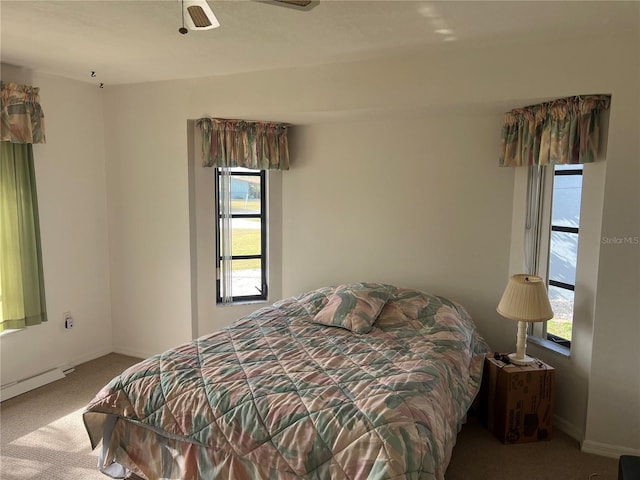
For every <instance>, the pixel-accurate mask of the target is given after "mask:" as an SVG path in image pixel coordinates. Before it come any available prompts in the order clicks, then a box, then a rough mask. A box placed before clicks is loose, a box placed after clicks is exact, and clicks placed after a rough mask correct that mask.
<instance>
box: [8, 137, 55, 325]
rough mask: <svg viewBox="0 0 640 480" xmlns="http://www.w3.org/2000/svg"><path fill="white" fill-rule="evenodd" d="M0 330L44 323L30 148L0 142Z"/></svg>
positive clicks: (40, 255)
mask: <svg viewBox="0 0 640 480" xmlns="http://www.w3.org/2000/svg"><path fill="white" fill-rule="evenodd" d="M0 147H1V150H0V302H1V308H0V332H1V331H3V330H7V329H14V328H24V327H27V326H32V325H38V324H39V323H41V322H46V321H47V312H46V303H45V295H44V277H43V273H42V252H41V244H40V222H39V219H38V199H37V194H36V176H35V168H34V164H33V145H31V144H28V143H25V144H18V143H11V142H8V141H3V142H0Z"/></svg>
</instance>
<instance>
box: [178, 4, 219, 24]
mask: <svg viewBox="0 0 640 480" xmlns="http://www.w3.org/2000/svg"><path fill="white" fill-rule="evenodd" d="M183 8H184V11H185V13H186V14H187V15H186V16H185V20H186V23H187V26H188V27H189V30H211V29H212V28H217V27H219V26H220V22H218V19H217V18H216V16H215V15H214V13H213V10H211V7H210V6H209V4H208V3H207V0H184V3H183Z"/></svg>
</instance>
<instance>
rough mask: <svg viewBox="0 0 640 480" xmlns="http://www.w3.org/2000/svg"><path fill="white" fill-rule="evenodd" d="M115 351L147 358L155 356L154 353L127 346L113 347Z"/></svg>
mask: <svg viewBox="0 0 640 480" xmlns="http://www.w3.org/2000/svg"><path fill="white" fill-rule="evenodd" d="M112 351H113V353H119V354H120V355H126V356H128V357H134V358H140V359H145V358H149V357H151V356H153V355H154V354H153V353H148V352H141V351H139V350H133V349H131V348H127V347H113V349H112Z"/></svg>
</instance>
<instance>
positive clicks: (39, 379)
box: [0, 368, 65, 402]
mask: <svg viewBox="0 0 640 480" xmlns="http://www.w3.org/2000/svg"><path fill="white" fill-rule="evenodd" d="M64 377H65V374H64V373H63V372H62V370H61V369H59V368H54V369H52V370H48V371H46V372H43V373H39V374H38V375H34V376H33V377H29V378H25V379H23V380H18V381H17V382H12V383H10V384H8V385H4V386H2V388H0V402H4V401H5V400H9V399H10V398H13V397H17V396H18V395H22V394H23V393H27V392H28V391H30V390H33V389H35V388H38V387H42V386H44V385H46V384H48V383H51V382H55V381H56V380H61V379H63V378H64Z"/></svg>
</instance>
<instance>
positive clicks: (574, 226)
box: [529, 165, 583, 349]
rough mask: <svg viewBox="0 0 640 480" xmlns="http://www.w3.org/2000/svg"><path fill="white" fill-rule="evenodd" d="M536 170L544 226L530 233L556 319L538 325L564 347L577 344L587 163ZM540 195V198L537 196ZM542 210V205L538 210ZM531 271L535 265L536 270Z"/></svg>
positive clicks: (539, 219) (533, 183) (538, 332)
mask: <svg viewBox="0 0 640 480" xmlns="http://www.w3.org/2000/svg"><path fill="white" fill-rule="evenodd" d="M536 169H537V167H534V168H533V169H532V170H530V183H529V187H530V191H529V204H530V208H531V206H534V205H535V204H537V209H538V212H534V213H533V214H532V216H531V217H530V218H534V219H535V220H534V221H535V222H536V223H537V224H538V225H537V226H536V228H532V229H531V231H530V233H529V235H530V236H536V235H537V237H538V238H532V239H531V240H530V244H531V245H533V248H532V249H531V250H530V252H531V255H532V256H534V257H535V258H534V259H532V263H531V264H532V265H533V269H534V270H537V273H538V274H539V275H540V276H542V277H543V278H546V280H547V291H548V293H549V301H550V303H551V307H552V308H553V312H554V318H553V319H551V320H549V321H548V322H546V323H542V324H538V325H537V326H534V327H533V332H532V334H533V335H534V336H537V337H540V338H543V339H546V340H549V341H551V342H554V343H556V344H558V345H560V346H562V347H565V348H567V349H568V348H570V347H571V333H572V327H573V310H574V293H575V285H576V265H577V261H578V235H579V233H580V204H581V198H582V173H583V166H582V165H555V166H548V167H542V168H541V169H540V170H541V171H539V172H536V171H535V170H536ZM536 197H538V199H537V200H536ZM532 209H533V210H536V208H535V207H534V208H532ZM530 269H531V268H530Z"/></svg>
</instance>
